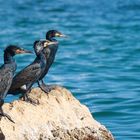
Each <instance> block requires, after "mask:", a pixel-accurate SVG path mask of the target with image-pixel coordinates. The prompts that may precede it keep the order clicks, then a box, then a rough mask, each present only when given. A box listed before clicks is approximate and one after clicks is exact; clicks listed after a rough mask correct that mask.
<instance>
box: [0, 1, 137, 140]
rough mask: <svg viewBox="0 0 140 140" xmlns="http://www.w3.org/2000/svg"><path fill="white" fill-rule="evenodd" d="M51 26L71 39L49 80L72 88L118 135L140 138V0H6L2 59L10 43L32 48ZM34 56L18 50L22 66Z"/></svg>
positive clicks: (1, 16)
mask: <svg viewBox="0 0 140 140" xmlns="http://www.w3.org/2000/svg"><path fill="white" fill-rule="evenodd" d="M49 29H57V30H59V31H61V32H63V33H65V34H67V35H69V39H65V40H64V39H59V41H60V45H59V51H58V53H57V56H56V60H55V63H54V65H53V66H52V68H51V69H50V72H49V73H48V75H47V77H46V79H45V80H46V82H48V83H49V84H58V85H62V86H64V87H66V88H68V89H69V90H71V91H72V93H73V94H74V95H75V96H76V97H77V98H78V99H79V100H80V101H81V102H82V103H84V104H85V105H87V106H88V107H89V108H90V111H91V112H92V114H93V116H94V117H95V118H96V119H97V120H98V121H100V122H101V123H102V124H104V125H105V126H106V127H107V128H108V129H110V130H111V132H112V133H113V135H114V137H115V138H116V139H117V140H139V139H140V0H124V1H123V0H98V1H97V0H86V1H82V0H66V1H64V0H51V1H45V0H35V1H33V0H32V1H30V0H17V1H16V0H6V1H0V45H1V48H0V50H1V54H0V59H1V61H0V63H1V64H2V63H3V57H2V56H3V49H4V47H5V46H6V45H8V44H18V45H21V46H23V47H24V48H28V49H30V50H32V44H33V42H34V40H36V39H40V38H44V37H45V33H46V31H47V30H49ZM34 57H35V56H34V55H21V56H17V57H16V60H17V64H18V70H17V71H19V70H20V69H21V68H23V67H25V66H26V65H28V64H29V63H31V62H32V61H33V59H34ZM15 98H16V97H13V96H8V97H7V99H6V100H7V101H9V100H11V99H15Z"/></svg>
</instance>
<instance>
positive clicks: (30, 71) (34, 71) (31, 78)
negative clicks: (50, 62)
mask: <svg viewBox="0 0 140 140" xmlns="http://www.w3.org/2000/svg"><path fill="white" fill-rule="evenodd" d="M54 44H56V43H55V42H51V41H48V40H38V41H35V42H34V45H33V46H34V51H35V54H36V59H35V60H34V61H33V62H32V63H31V64H29V65H28V66H26V67H25V68H24V69H22V70H21V71H20V72H18V73H17V74H16V75H15V76H14V78H13V82H12V85H11V87H10V90H9V92H10V93H11V94H13V95H17V94H19V92H21V94H22V96H21V98H22V99H23V100H24V101H26V102H30V103H32V104H38V103H36V102H35V101H33V99H31V98H29V96H28V94H29V92H30V90H31V87H32V86H33V84H34V83H36V82H37V81H38V79H39V77H40V75H41V73H42V71H43V70H44V68H45V65H46V63H47V62H46V58H45V55H44V53H43V51H42V50H43V48H45V47H48V46H49V45H54ZM48 55H49V54H48ZM46 56H47V55H46Z"/></svg>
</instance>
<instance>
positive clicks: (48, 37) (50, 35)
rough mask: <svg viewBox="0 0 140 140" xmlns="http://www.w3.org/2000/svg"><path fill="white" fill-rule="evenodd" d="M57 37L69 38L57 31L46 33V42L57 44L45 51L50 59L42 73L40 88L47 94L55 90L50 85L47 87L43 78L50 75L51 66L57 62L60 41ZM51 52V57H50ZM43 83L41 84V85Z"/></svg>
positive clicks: (47, 60) (47, 58)
mask: <svg viewBox="0 0 140 140" xmlns="http://www.w3.org/2000/svg"><path fill="white" fill-rule="evenodd" d="M55 37H64V38H65V37H67V36H66V35H64V34H62V33H61V32H59V31H57V30H49V31H48V32H47V33H46V40H49V41H51V42H55V43H56V44H54V45H50V46H48V47H47V48H44V49H43V53H44V54H46V55H47V56H48V57H46V62H47V63H46V65H45V69H44V71H43V72H42V74H41V76H40V78H39V80H38V86H39V87H40V88H41V89H42V90H43V91H44V92H46V93H49V92H50V91H51V90H52V89H54V88H55V86H50V85H46V84H45V83H44V81H43V78H44V77H45V75H46V74H47V73H48V71H49V69H50V67H51V65H52V64H53V62H54V60H55V56H56V53H57V50H58V41H57V40H56V39H55ZM48 52H49V55H48ZM40 82H41V83H40Z"/></svg>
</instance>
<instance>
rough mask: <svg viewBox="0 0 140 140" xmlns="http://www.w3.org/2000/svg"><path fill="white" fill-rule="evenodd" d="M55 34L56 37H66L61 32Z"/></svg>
mask: <svg viewBox="0 0 140 140" xmlns="http://www.w3.org/2000/svg"><path fill="white" fill-rule="evenodd" d="M55 36H56V37H64V38H67V37H68V36H67V35H64V34H61V33H56V34H55Z"/></svg>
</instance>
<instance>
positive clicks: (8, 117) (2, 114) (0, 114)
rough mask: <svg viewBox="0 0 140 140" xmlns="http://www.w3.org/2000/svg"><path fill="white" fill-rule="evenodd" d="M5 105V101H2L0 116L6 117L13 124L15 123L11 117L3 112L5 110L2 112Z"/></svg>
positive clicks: (0, 103) (0, 102)
mask: <svg viewBox="0 0 140 140" xmlns="http://www.w3.org/2000/svg"><path fill="white" fill-rule="evenodd" d="M3 104H4V100H1V101H0V116H1V117H6V118H7V119H8V120H10V121H11V122H12V123H15V122H14V121H13V120H12V119H11V117H10V116H9V115H8V114H6V113H4V112H3V110H2V105H3Z"/></svg>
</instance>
